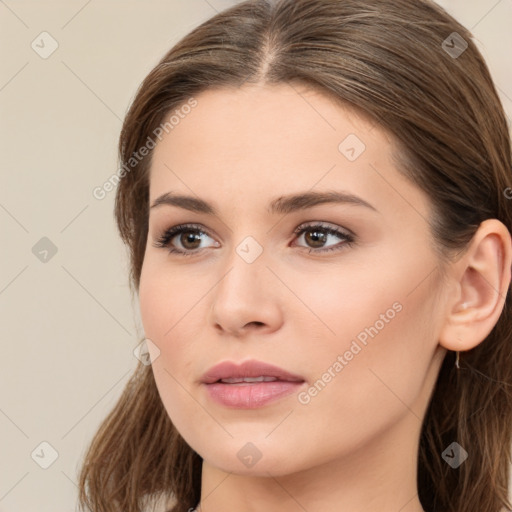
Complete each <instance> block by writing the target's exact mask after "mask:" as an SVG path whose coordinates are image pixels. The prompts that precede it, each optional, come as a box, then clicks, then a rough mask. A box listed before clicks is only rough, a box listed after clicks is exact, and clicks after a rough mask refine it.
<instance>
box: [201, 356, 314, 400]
mask: <svg viewBox="0 0 512 512" xmlns="http://www.w3.org/2000/svg"><path fill="white" fill-rule="evenodd" d="M201 382H202V383H203V384H204V385H205V386H206V390H207V392H208V394H209V396H210V398H211V399H212V400H214V401H215V402H217V403H219V404H221V405H224V406H227V407H233V408H237V409H255V408H257V407H263V406H264V405H266V404H269V403H271V402H274V401H276V400H278V399H280V398H283V397H285V396H287V395H290V394H291V393H294V392H297V391H298V389H299V388H300V387H301V386H302V384H303V383H304V382H305V380H304V379H303V378H302V377H301V376H299V375H295V374H292V373H290V372H288V371H286V370H283V369H282V368H279V367H278V366H274V365H271V364H267V363H263V362H261V361H255V360H251V361H245V362H243V363H241V364H236V363H234V362H231V361H224V362H222V363H220V364H217V365H215V366H213V367H212V368H210V369H209V370H208V371H206V373H205V374H204V375H203V376H202V378H201Z"/></svg>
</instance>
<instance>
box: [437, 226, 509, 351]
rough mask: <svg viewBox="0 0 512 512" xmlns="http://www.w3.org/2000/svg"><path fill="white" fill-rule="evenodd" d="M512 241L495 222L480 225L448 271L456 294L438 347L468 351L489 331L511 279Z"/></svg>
mask: <svg viewBox="0 0 512 512" xmlns="http://www.w3.org/2000/svg"><path fill="white" fill-rule="evenodd" d="M511 258H512V241H511V236H510V233H509V231H508V229H507V228H506V226H505V225H504V224H503V223H502V222H500V221H499V220H497V219H487V220H485V221H484V222H482V223H481V224H480V226H479V227H478V230H477V231H476V233H475V235H474V236H473V239H472V240H471V242H470V245H469V247H468V249H467V251H466V252H465V253H464V255H463V256H462V257H461V258H460V259H459V260H458V261H457V262H456V263H455V264H453V267H452V268H451V277H452V278H453V279H454V281H455V282H454V284H455V285H456V286H455V287H456V290H457V292H456V293H455V294H454V296H453V299H452V300H451V301H449V302H448V303H447V306H448V308H449V309H448V310H447V313H446V318H445V323H444V325H443V327H442V329H441V332H440V336H439V344H440V345H441V346H443V347H444V348H446V349H448V350H459V351H465V350H470V349H472V348H474V347H475V346H477V345H478V344H479V343H481V342H482V341H483V340H485V338H486V337H487V336H488V335H489V333H490V332H491V331H492V329H493V328H494V326H495V325H496V323H497V322H498V319H499V317H500V315H501V312H502V311H503V306H504V304H505V298H506V295H507V292H508V290H509V286H510V279H511V264H512V263H511Z"/></svg>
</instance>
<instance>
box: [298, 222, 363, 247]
mask: <svg viewBox="0 0 512 512" xmlns="http://www.w3.org/2000/svg"><path fill="white" fill-rule="evenodd" d="M295 234H296V235H297V240H299V241H303V243H300V244H298V245H299V246H300V247H305V248H309V249H310V251H309V252H318V253H321V252H326V251H332V250H336V249H343V248H345V247H348V246H351V245H352V244H353V243H354V242H355V239H356V237H355V235H354V234H352V233H347V232H344V231H341V230H340V229H338V228H335V227H333V226H324V225H322V224H316V225H309V226H304V225H303V226H299V227H298V228H297V229H296V230H295ZM304 244H305V245H304Z"/></svg>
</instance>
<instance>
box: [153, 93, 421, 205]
mask: <svg viewBox="0 0 512 512" xmlns="http://www.w3.org/2000/svg"><path fill="white" fill-rule="evenodd" d="M195 100H196V102H197V104H196V106H195V107H194V108H192V109H190V110H189V109H187V111H188V113H187V114H182V116H180V119H179V122H178V123H177V124H175V125H174V126H173V128H172V130H170V131H169V133H166V134H164V136H163V138H162V140H161V141H160V142H159V143H158V144H157V146H156V148H155V149H154V154H153V159H152V168H151V174H150V198H151V200H154V199H155V198H156V197H157V196H158V195H159V194H162V193H164V192H167V191H171V190H172V191H177V192H179V193H187V194H190V193H192V194H195V195H199V196H201V197H204V196H206V197H205V198H207V199H208V200H211V202H212V203H215V202H216V198H215V196H217V200H219V199H220V198H221V197H223V196H224V195H225V196H226V197H228V196H230V197H231V198H234V197H238V198H243V200H242V199H240V201H249V202H254V201H258V200H261V201H263V200H265V201H266V200H267V198H270V197H274V196H276V195H279V194H280V193H283V194H284V193H287V194H289V193H294V192H302V191H304V190H309V189H312V188H315V189H322V190H325V189H336V190H339V189H340V188H343V189H345V190H349V191H350V192H352V193H356V194H358V195H361V196H363V197H365V198H368V199H370V201H371V202H372V204H376V203H377V204H381V205H382V206H384V205H386V207H387V208H388V209H389V210H393V211H395V212H396V211H400V209H401V208H400V207H402V209H403V211H406V210H410V209H411V204H410V203H411V202H412V204H416V205H418V208H419V209H420V210H421V208H422V207H423V210H424V214H425V215H426V214H427V208H428V204H427V203H428V201H427V198H426V197H425V195H424V193H423V192H422V191H421V190H419V189H418V188H417V187H416V186H415V185H413V184H412V183H410V182H409V181H408V180H407V181H406V180H405V179H404V178H403V176H402V175H401V174H400V173H398V171H397V170H396V163H395V162H394V160H393V152H394V151H395V147H394V139H393V138H392V137H391V136H390V135H389V133H388V132H386V131H385V130H383V129H382V128H381V127H380V126H379V125H378V124H375V123H374V122H372V121H371V120H370V119H369V118H368V117H363V116H361V114H359V113H358V112H357V111H355V110H354V109H351V108H349V107H348V106H346V105H344V104H342V103H341V102H337V101H334V100H333V99H332V98H331V97H329V96H327V95H325V94H322V93H320V92H318V91H316V90H314V89H311V88H308V87H306V86H299V85H296V84H294V85H293V86H292V85H291V84H278V85H264V86H263V85H257V86H255V85H244V86H243V87H241V88H238V89H233V88H219V89H209V90H206V91H204V92H202V93H201V94H199V95H197V96H196V97H195ZM400 196H401V197H400ZM404 199H405V201H404ZM262 206H263V205H262Z"/></svg>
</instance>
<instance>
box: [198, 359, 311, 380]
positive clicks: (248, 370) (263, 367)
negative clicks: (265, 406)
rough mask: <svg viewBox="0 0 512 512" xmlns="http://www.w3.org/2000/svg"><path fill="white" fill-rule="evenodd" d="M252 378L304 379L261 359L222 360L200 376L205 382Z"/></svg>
mask: <svg viewBox="0 0 512 512" xmlns="http://www.w3.org/2000/svg"><path fill="white" fill-rule="evenodd" d="M251 379H252V380H251ZM254 379H259V380H263V379H264V381H276V380H280V381H285V382H304V379H303V378H302V377H301V376H299V375H294V374H292V373H290V372H287V371H286V370H283V369H282V368H279V367H278V366H274V365H271V364H268V363H263V362H261V361H245V362H244V363H242V364H239V365H238V364H236V363H233V362H231V361H224V362H222V363H220V364H217V365H215V366H213V367H212V368H210V369H209V370H208V371H207V372H206V373H205V374H204V375H203V376H202V378H201V382H203V383H205V384H213V383H214V382H218V381H224V382H225V383H240V382H242V381H245V382H255V380H254ZM226 381H228V382H226ZM229 381H230V382H229Z"/></svg>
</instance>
